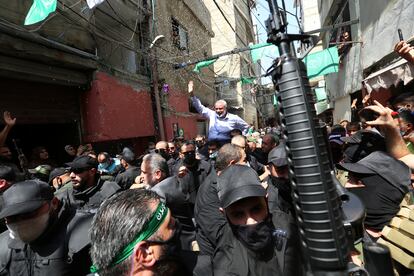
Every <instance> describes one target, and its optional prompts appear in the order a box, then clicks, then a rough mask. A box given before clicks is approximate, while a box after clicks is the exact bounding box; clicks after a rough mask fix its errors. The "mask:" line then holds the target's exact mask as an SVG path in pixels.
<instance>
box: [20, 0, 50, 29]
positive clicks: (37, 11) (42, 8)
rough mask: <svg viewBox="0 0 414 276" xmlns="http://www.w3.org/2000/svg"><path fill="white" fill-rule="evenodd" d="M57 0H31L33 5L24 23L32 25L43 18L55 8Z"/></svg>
mask: <svg viewBox="0 0 414 276" xmlns="http://www.w3.org/2000/svg"><path fill="white" fill-rule="evenodd" d="M56 6H57V0H33V5H32V7H31V8H30V10H29V12H28V13H27V15H26V20H25V21H24V25H32V24H35V23H37V22H40V21H42V20H44V19H45V18H46V17H47V16H48V15H49V14H50V13H51V12H54V11H55V10H56Z"/></svg>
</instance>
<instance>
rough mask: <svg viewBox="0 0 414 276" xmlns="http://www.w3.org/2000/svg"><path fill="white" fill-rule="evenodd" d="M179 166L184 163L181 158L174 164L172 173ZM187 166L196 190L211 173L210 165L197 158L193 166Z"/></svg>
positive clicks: (175, 173) (176, 172)
mask: <svg viewBox="0 0 414 276" xmlns="http://www.w3.org/2000/svg"><path fill="white" fill-rule="evenodd" d="M181 166H184V163H183V161H182V160H179V161H178V162H177V163H176V164H175V166H174V175H177V174H178V170H179V168H180V167H181ZM187 168H188V170H189V171H190V172H191V173H192V174H193V176H194V187H195V190H196V191H198V188H199V187H200V185H201V183H203V182H204V180H205V179H206V178H207V176H208V175H209V174H210V173H211V169H212V166H211V164H210V163H209V162H207V161H204V160H197V163H196V165H195V166H194V167H192V168H189V167H187ZM193 204H194V202H193Z"/></svg>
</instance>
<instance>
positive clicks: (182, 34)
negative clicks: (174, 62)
mask: <svg viewBox="0 0 414 276" xmlns="http://www.w3.org/2000/svg"><path fill="white" fill-rule="evenodd" d="M171 37H172V41H173V44H174V46H176V47H177V48H178V49H180V50H181V51H186V52H188V50H189V49H188V48H189V47H188V31H187V30H186V29H185V28H184V27H183V26H182V25H181V24H180V22H178V20H177V19H175V18H171Z"/></svg>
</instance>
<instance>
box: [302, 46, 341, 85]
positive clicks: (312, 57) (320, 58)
mask: <svg viewBox="0 0 414 276" xmlns="http://www.w3.org/2000/svg"><path fill="white" fill-rule="evenodd" d="M303 62H304V63H305V64H306V69H307V71H308V77H309V78H310V79H311V78H314V77H317V76H323V75H326V74H329V73H334V72H338V66H339V56H338V49H337V48H336V47H331V48H328V49H325V50H323V51H320V52H316V53H312V54H309V55H307V56H306V57H305V58H304V59H303Z"/></svg>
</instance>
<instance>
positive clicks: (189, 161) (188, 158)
mask: <svg viewBox="0 0 414 276" xmlns="http://www.w3.org/2000/svg"><path fill="white" fill-rule="evenodd" d="M183 162H184V164H186V165H190V166H192V165H194V164H195V162H196V156H195V152H194V151H188V152H186V153H185V154H184V160H183Z"/></svg>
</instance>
